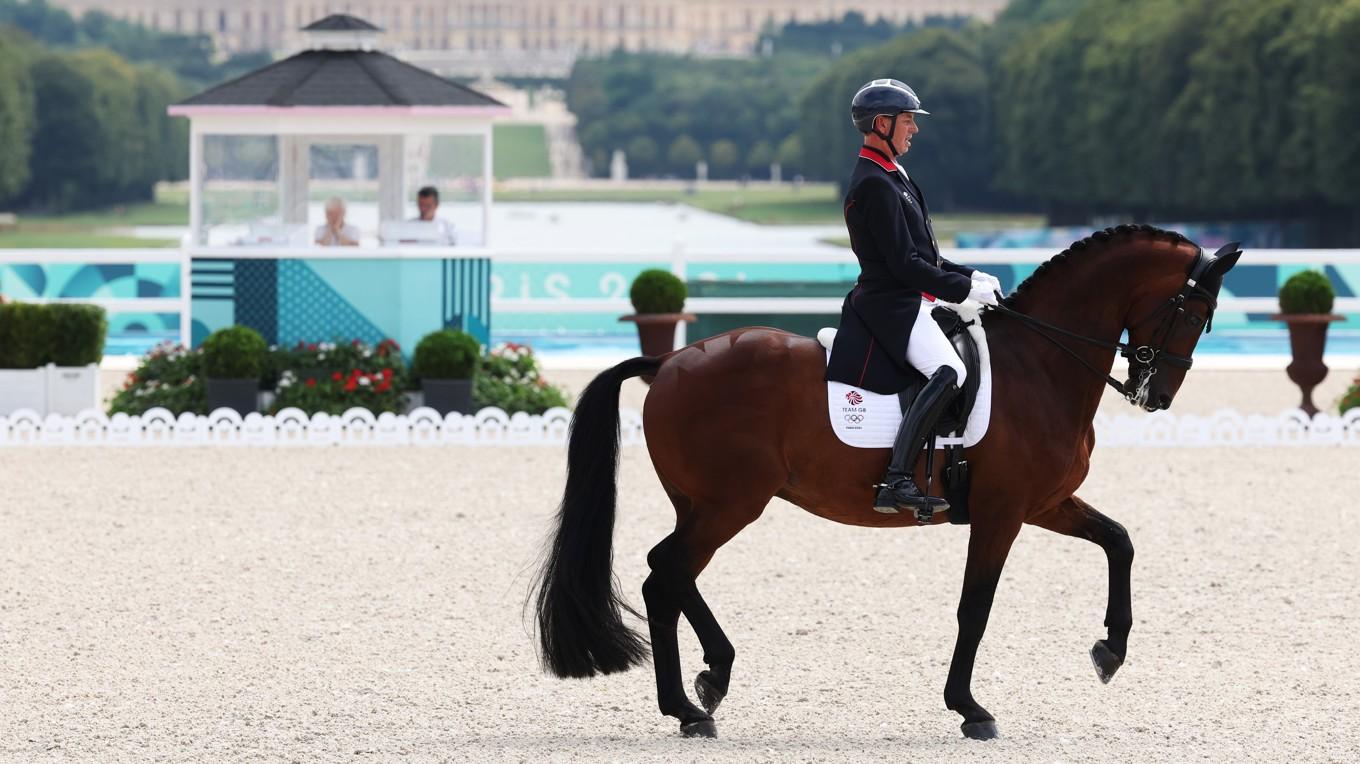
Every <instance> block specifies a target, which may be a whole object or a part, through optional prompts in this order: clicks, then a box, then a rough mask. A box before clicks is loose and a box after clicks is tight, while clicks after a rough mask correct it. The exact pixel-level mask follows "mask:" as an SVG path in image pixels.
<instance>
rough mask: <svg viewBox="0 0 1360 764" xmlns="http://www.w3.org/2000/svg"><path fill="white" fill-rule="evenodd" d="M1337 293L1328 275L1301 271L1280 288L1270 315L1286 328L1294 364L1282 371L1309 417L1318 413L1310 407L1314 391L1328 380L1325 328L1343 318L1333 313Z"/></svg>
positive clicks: (1313, 407) (1343, 317)
mask: <svg viewBox="0 0 1360 764" xmlns="http://www.w3.org/2000/svg"><path fill="white" fill-rule="evenodd" d="M1335 298H1336V292H1335V291H1333V289H1332V282H1331V281H1329V280H1328V279H1327V276H1326V275H1325V274H1323V273H1320V272H1318V271H1301V272H1299V273H1296V274H1294V275H1293V276H1290V277H1289V280H1288V281H1286V282H1284V286H1282V287H1280V312H1279V313H1277V314H1275V315H1273V316H1271V319H1273V320H1275V321H1283V322H1285V324H1286V325H1287V326H1288V327H1289V350H1290V353H1291V354H1292V356H1293V362H1292V363H1290V364H1289V366H1288V367H1286V369H1285V371H1286V372H1287V373H1288V374H1289V378H1290V379H1291V380H1293V381H1294V384H1296V385H1298V386H1299V390H1300V391H1302V393H1303V401H1302V402H1301V403H1300V404H1299V408H1301V409H1303V410H1304V412H1305V413H1307V414H1308V416H1312V415H1314V414H1316V413H1317V406H1314V405H1313V388H1315V387H1317V386H1318V384H1319V383H1320V382H1322V380H1323V379H1325V378H1326V377H1327V365H1326V364H1324V363H1323V362H1322V352H1323V350H1325V349H1326V346H1327V325H1328V324H1330V323H1331V322H1333V321H1343V320H1345V316H1338V315H1336V314H1334V313H1332V303H1333V301H1334V300H1335Z"/></svg>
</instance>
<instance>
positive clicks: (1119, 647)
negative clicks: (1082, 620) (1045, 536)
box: [1029, 496, 1133, 682]
mask: <svg viewBox="0 0 1360 764" xmlns="http://www.w3.org/2000/svg"><path fill="white" fill-rule="evenodd" d="M1029 522H1030V523H1032V524H1034V525H1037V526H1039V527H1041V528H1047V529H1049V530H1051V531H1054V532H1055V533H1061V534H1063V535H1064V536H1076V537H1078V538H1084V539H1086V540H1087V541H1092V542H1095V543H1096V544H1099V545H1100V548H1101V549H1104V550H1105V558H1106V559H1107V560H1108V561H1109V565H1110V599H1109V603H1108V604H1107V605H1106V607H1105V628H1106V629H1108V634H1107V636H1106V638H1105V639H1102V640H1098V641H1097V642H1096V644H1095V647H1092V648H1091V663H1092V664H1094V665H1095V667H1096V675H1097V676H1099V677H1100V681H1102V682H1109V681H1110V679H1112V678H1113V677H1114V672H1116V671H1118V670H1119V667H1120V666H1122V665H1124V656H1125V655H1127V654H1128V640H1129V630H1130V629H1132V628H1133V604H1132V597H1131V595H1130V593H1129V577H1130V575H1131V573H1132V570H1133V543H1132V542H1131V541H1129V534H1128V532H1127V531H1125V530H1124V526H1122V525H1120V524H1119V523H1117V522H1115V521H1114V520H1111V519H1110V518H1108V517H1106V516H1104V515H1102V514H1100V513H1099V512H1097V511H1096V510H1095V509H1094V508H1093V507H1091V505H1090V504H1087V503H1086V502H1084V501H1082V500H1081V499H1079V498H1077V497H1076V496H1072V497H1069V498H1068V499H1066V500H1065V501H1063V503H1061V504H1059V505H1058V506H1057V507H1055V508H1054V509H1052V510H1050V511H1048V512H1045V513H1043V514H1042V515H1040V516H1038V517H1035V518H1033V519H1032V520H1030V521H1029Z"/></svg>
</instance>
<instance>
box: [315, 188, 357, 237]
mask: <svg viewBox="0 0 1360 764" xmlns="http://www.w3.org/2000/svg"><path fill="white" fill-rule="evenodd" d="M315 239H316V243H317V244H320V245H321V246H323V247H357V246H359V229H358V228H355V227H354V226H352V225H346V224H345V200H344V199H341V198H340V197H338V196H332V197H331V198H329V199H327V200H326V223H325V224H324V225H320V226H317V228H316V236H315Z"/></svg>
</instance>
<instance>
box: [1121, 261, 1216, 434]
mask: <svg viewBox="0 0 1360 764" xmlns="http://www.w3.org/2000/svg"><path fill="white" fill-rule="evenodd" d="M1241 256H1242V250H1241V248H1240V247H1239V245H1238V243H1237V242H1233V243H1231V244H1226V245H1224V246H1223V247H1222V248H1220V249H1219V250H1218V251H1217V252H1215V253H1214V254H1213V255H1211V256H1205V254H1204V250H1202V249H1200V248H1199V247H1195V254H1194V257H1193V258H1192V259H1191V260H1190V263H1189V265H1188V266H1187V267H1186V269H1185V270H1183V271H1181V270H1178V271H1176V272H1175V273H1172V274H1167V275H1165V276H1163V277H1160V278H1153V279H1149V280H1148V282H1147V288H1146V289H1145V290H1143V291H1144V294H1142V295H1140V296H1139V297H1138V298H1136V299H1135V300H1134V302H1133V306H1132V308H1131V309H1130V311H1129V315H1128V319H1129V320H1130V321H1129V322H1128V323H1126V326H1128V332H1129V342H1128V347H1127V348H1126V349H1125V350H1124V352H1123V355H1124V357H1126V358H1128V360H1129V378H1128V381H1126V382H1125V383H1124V394H1125V395H1126V396H1128V398H1129V401H1130V402H1132V403H1133V404H1134V405H1136V406H1140V407H1142V408H1144V409H1146V410H1148V411H1157V410H1158V409H1166V408H1170V407H1171V401H1172V399H1174V398H1175V397H1176V392H1177V391H1178V390H1180V388H1181V383H1182V382H1184V381H1185V373H1186V372H1187V371H1189V370H1190V364H1191V358H1190V356H1191V354H1193V353H1194V352H1195V345H1197V344H1199V336H1200V334H1201V333H1203V332H1208V331H1210V330H1211V329H1212V328H1213V321H1214V308H1216V307H1217V306H1218V290H1219V289H1220V288H1221V287H1222V286H1223V275H1224V274H1226V273H1227V272H1228V271H1229V270H1231V269H1232V267H1233V266H1234V265H1236V264H1237V259H1238V258H1239V257H1241Z"/></svg>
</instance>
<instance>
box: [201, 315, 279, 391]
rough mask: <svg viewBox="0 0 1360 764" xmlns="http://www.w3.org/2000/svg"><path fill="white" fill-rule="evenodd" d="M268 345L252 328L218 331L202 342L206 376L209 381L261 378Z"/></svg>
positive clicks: (241, 327) (234, 327)
mask: <svg viewBox="0 0 1360 764" xmlns="http://www.w3.org/2000/svg"><path fill="white" fill-rule="evenodd" d="M268 350H269V346H268V345H267V344H266V343H265V341H264V337H261V336H260V333H259V332H257V331H255V330H254V329H251V328H250V327H249V326H229V327H227V328H226V329H218V330H217V331H215V332H213V333H212V334H210V335H208V338H207V339H206V340H203V375H204V376H205V377H207V378H209V379H259V378H260V375H261V374H263V373H264V356H265V353H266V352H268Z"/></svg>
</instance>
